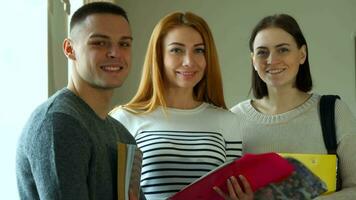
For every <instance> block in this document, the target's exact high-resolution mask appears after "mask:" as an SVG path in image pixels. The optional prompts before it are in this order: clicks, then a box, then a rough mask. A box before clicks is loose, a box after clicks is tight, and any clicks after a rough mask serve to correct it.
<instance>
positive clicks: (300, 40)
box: [249, 14, 313, 99]
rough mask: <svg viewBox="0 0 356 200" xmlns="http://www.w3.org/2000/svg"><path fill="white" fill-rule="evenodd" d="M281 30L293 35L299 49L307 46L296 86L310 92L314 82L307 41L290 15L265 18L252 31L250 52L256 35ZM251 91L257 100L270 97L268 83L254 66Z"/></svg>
mask: <svg viewBox="0 0 356 200" xmlns="http://www.w3.org/2000/svg"><path fill="white" fill-rule="evenodd" d="M270 27H274V28H280V29H283V30H284V31H286V32H287V33H289V34H290V35H292V37H293V38H294V40H295V42H296V43H297V46H298V48H301V47H302V46H303V45H305V50H306V59H305V62H304V63H303V64H301V65H300V66H299V71H298V74H297V78H296V83H295V86H296V87H297V88H298V89H299V90H300V91H303V92H309V91H310V90H311V89H312V87H313V82H312V78H311V73H310V66H309V59H308V45H307V41H306V40H305V38H304V35H303V33H302V30H301V29H300V27H299V25H298V23H297V21H296V20H295V19H294V18H293V17H292V16H290V15H287V14H276V15H271V16H267V17H265V18H263V19H262V20H261V21H259V22H258V24H257V25H256V26H255V28H254V29H253V30H252V33H251V36H250V41H249V46H250V51H251V52H253V43H254V41H255V38H256V35H257V34H258V32H260V31H262V30H264V29H266V28H270ZM251 90H252V91H253V95H254V96H255V97H256V98H257V99H261V98H263V97H264V96H268V90H267V85H266V83H265V82H264V81H263V80H262V79H261V78H260V77H259V75H258V73H257V72H256V70H254V67H253V64H252V82H251Z"/></svg>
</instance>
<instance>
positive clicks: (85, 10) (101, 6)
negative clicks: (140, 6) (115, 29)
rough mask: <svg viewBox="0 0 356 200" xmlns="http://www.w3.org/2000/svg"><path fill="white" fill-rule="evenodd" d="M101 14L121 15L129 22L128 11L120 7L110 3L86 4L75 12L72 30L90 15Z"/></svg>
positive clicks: (71, 24)
mask: <svg viewBox="0 0 356 200" xmlns="http://www.w3.org/2000/svg"><path fill="white" fill-rule="evenodd" d="M100 13H101V14H114V15H119V16H122V17H123V18H125V19H126V21H127V22H129V19H128V18H127V14H126V11H125V10H124V9H123V8H121V7H120V6H118V5H116V4H113V3H109V2H93V3H88V4H85V5H84V6H82V7H80V8H79V9H78V10H77V11H75V12H74V14H73V16H72V19H71V20H70V30H72V29H73V27H74V26H75V25H76V24H78V23H80V22H82V21H84V20H85V18H87V17H88V16H89V15H92V14H100Z"/></svg>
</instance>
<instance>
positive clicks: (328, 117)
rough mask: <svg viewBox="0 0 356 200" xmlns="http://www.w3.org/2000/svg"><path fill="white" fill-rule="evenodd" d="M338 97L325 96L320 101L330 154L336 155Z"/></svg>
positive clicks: (321, 115) (325, 136) (322, 122)
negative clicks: (336, 107) (336, 106)
mask: <svg viewBox="0 0 356 200" xmlns="http://www.w3.org/2000/svg"><path fill="white" fill-rule="evenodd" d="M336 99H340V97H339V96H337V95H323V96H321V99H320V105H319V106H320V123H321V128H322V131H323V137H324V143H325V146H326V149H327V150H328V154H336V149H337V141H336V129H335V101H336Z"/></svg>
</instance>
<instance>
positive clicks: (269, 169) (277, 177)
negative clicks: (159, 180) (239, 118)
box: [169, 153, 294, 200]
mask: <svg viewBox="0 0 356 200" xmlns="http://www.w3.org/2000/svg"><path fill="white" fill-rule="evenodd" d="M293 171H294V167H293V165H292V164H290V163H289V162H288V161H287V160H286V159H284V158H282V157H281V156H280V155H278V154H276V153H264V154H246V155H244V156H243V157H241V158H240V159H237V160H234V161H231V162H229V163H226V164H224V165H222V166H220V167H218V168H217V169H215V170H213V171H211V172H209V173H208V174H206V175H205V176H203V177H201V178H199V179H198V180H196V181H195V182H193V183H191V184H190V185H188V186H186V187H185V188H183V189H182V190H181V191H179V192H178V193H176V194H175V195H173V196H172V197H171V198H169V199H171V200H187V199H204V200H218V199H223V198H221V197H220V196H219V195H218V194H217V193H216V192H215V191H214V190H213V187H214V186H218V187H219V188H220V189H222V190H223V191H224V192H225V193H227V186H226V181H227V179H228V178H230V177H231V176H235V177H237V176H238V175H243V176H245V177H246V179H247V180H248V182H249V183H250V185H251V187H252V190H253V191H256V190H258V189H259V188H261V187H264V186H266V185H267V184H269V183H273V182H279V181H282V180H283V179H285V178H287V177H288V176H289V175H291V174H292V172H293Z"/></svg>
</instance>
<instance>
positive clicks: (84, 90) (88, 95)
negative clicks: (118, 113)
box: [67, 81, 114, 119]
mask: <svg viewBox="0 0 356 200" xmlns="http://www.w3.org/2000/svg"><path fill="white" fill-rule="evenodd" d="M67 88H68V89H69V90H71V91H72V92H73V93H74V94H76V95H77V96H78V97H80V98H81V99H83V101H85V102H86V103H87V104H88V105H89V106H90V107H91V109H93V110H94V112H95V113H96V114H97V115H98V116H99V117H100V118H101V119H106V117H107V115H108V113H109V106H110V102H111V98H112V95H113V92H114V91H113V90H109V89H100V88H93V87H91V86H89V85H81V86H79V84H74V83H73V81H69V83H68V86H67Z"/></svg>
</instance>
